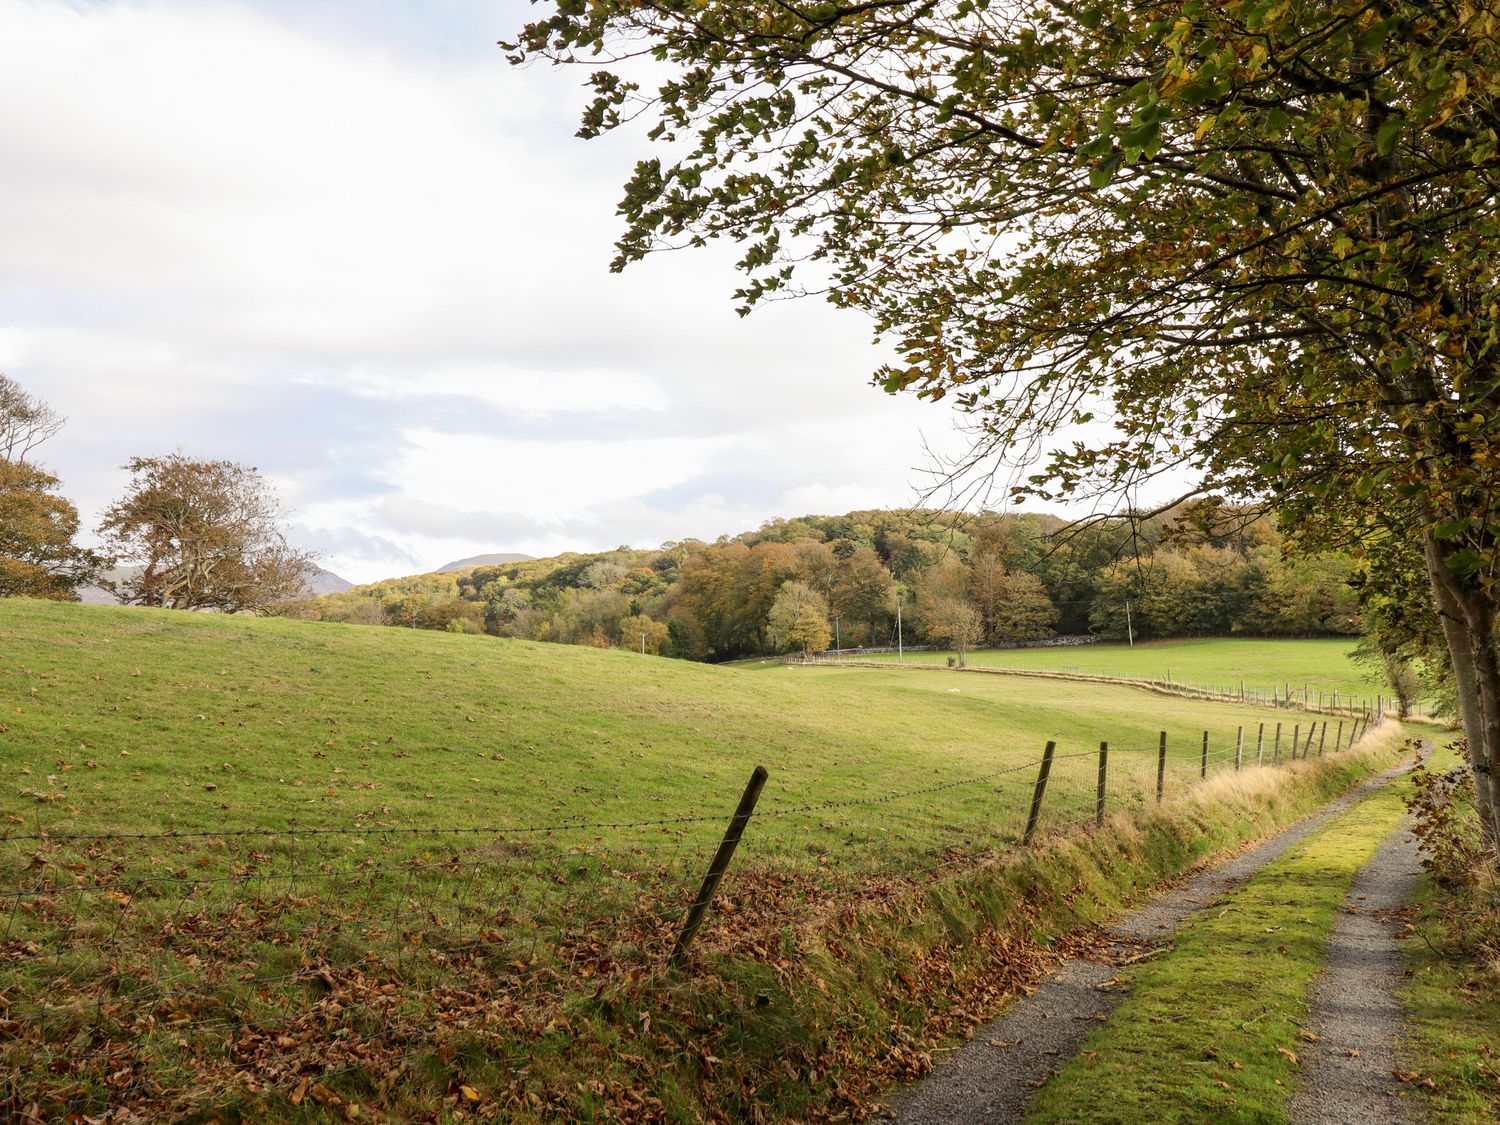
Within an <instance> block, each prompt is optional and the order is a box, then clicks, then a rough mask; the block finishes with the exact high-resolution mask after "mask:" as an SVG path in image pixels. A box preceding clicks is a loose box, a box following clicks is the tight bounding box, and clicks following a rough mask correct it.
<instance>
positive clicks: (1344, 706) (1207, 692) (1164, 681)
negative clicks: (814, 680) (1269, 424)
mask: <svg viewBox="0 0 1500 1125" xmlns="http://www.w3.org/2000/svg"><path fill="white" fill-rule="evenodd" d="M868 651H872V652H873V651H875V650H868ZM906 651H907V652H913V651H916V650H913V649H907V650H906ZM928 651H931V650H928ZM954 661H955V658H953V657H949V658H948V663H946V664H939V663H937V662H935V661H932V660H923V659H916V660H907V661H904V662H903V663H900V664H892V663H891V662H890V661H888V660H864V659H860V658H859V657H858V656H849V655H844V654H840V653H837V652H834V653H816V654H808V655H798V656H792V657H788V658H787V663H788V664H823V665H829V664H833V665H840V666H847V667H856V668H912V669H926V670H931V669H933V668H945V667H946V668H950V669H953V668H954ZM955 670H958V671H963V672H974V673H979V674H987V675H998V676H1030V677H1033V678H1037V679H1050V680H1082V681H1084V682H1088V683H1100V684H1128V685H1130V686H1132V687H1141V688H1147V689H1149V690H1151V691H1156V692H1161V693H1162V694H1165V695H1175V696H1178V697H1180V698H1183V699H1201V700H1204V701H1205V702H1210V703H1243V704H1247V705H1251V706H1256V707H1272V708H1276V709H1278V710H1288V711H1305V712H1309V713H1311V714H1316V715H1330V716H1339V715H1342V716H1346V717H1348V718H1361V719H1373V718H1375V717H1377V716H1379V715H1383V714H1391V715H1397V712H1398V703H1397V700H1396V699H1395V698H1394V697H1393V696H1389V695H1385V694H1382V693H1379V692H1377V693H1375V694H1364V695H1361V694H1359V693H1356V692H1347V691H1342V692H1341V691H1339V690H1337V689H1335V688H1328V689H1319V688H1313V687H1312V686H1311V685H1310V684H1305V683H1304V684H1300V685H1299V684H1294V683H1293V682H1291V681H1290V680H1287V681H1284V682H1282V683H1281V684H1279V685H1274V686H1270V687H1266V686H1256V685H1254V684H1247V683H1246V682H1245V681H1244V680H1236V681H1234V682H1231V683H1219V682H1215V681H1205V680H1178V679H1173V678H1172V675H1171V672H1170V670H1168V671H1167V672H1166V673H1165V674H1164V675H1163V676H1162V677H1161V678H1159V679H1153V678H1151V677H1144V676H1106V675H1101V674H1100V673H1098V672H1087V671H1084V670H1083V669H1081V668H1073V667H1064V668H1049V669H1043V668H1004V667H1001V666H999V665H989V664H977V665H976V664H970V665H968V666H967V667H964V668H962V669H955ZM1398 717H1413V718H1426V719H1439V718H1441V717H1442V716H1441V714H1440V711H1439V706H1438V704H1436V703H1434V702H1432V701H1430V700H1416V701H1413V702H1411V703H1409V704H1408V710H1407V714H1406V716H1398Z"/></svg>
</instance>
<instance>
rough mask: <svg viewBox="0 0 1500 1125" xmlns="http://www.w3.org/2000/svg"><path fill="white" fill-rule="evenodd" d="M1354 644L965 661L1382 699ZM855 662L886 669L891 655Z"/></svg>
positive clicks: (1056, 651) (1226, 640) (1026, 654)
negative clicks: (1354, 655) (1357, 657)
mask: <svg viewBox="0 0 1500 1125" xmlns="http://www.w3.org/2000/svg"><path fill="white" fill-rule="evenodd" d="M1353 651H1354V641H1353V640H1346V639H1342V638H1315V639H1309V640H1279V639H1265V638H1255V637H1201V638H1193V639H1189V640H1171V641H1146V642H1142V643H1140V644H1137V645H1135V646H1134V647H1131V646H1129V645H1123V644H1096V645H1079V646H1077V647H1071V648H1022V649H987V650H982V651H979V652H971V653H969V654H968V661H969V663H970V665H972V666H974V667H978V668H1020V669H1027V670H1043V671H1054V672H1083V673H1086V674H1088V675H1094V676H1117V677H1120V678H1122V679H1142V680H1165V679H1169V678H1170V679H1172V680H1173V681H1176V682H1178V683H1190V684H1203V685H1208V686H1211V687H1212V686H1217V687H1223V688H1228V689H1230V690H1237V689H1238V687H1239V684H1240V682H1241V681H1242V680H1243V681H1244V684H1245V686H1246V688H1247V689H1248V688H1258V689H1262V690H1264V691H1267V692H1269V691H1270V690H1271V689H1272V688H1273V687H1274V688H1276V689H1277V690H1278V691H1281V690H1284V689H1285V688H1286V687H1287V686H1288V685H1289V686H1290V687H1291V688H1292V690H1293V691H1295V692H1297V693H1299V697H1300V693H1301V692H1302V691H1303V689H1304V688H1306V689H1308V690H1310V691H1311V693H1312V695H1313V698H1314V699H1316V698H1317V694H1318V692H1320V691H1322V692H1326V693H1332V692H1333V691H1335V690H1337V691H1338V693H1339V696H1340V698H1342V697H1344V696H1347V695H1356V696H1360V697H1372V698H1373V696H1374V695H1376V694H1377V693H1379V692H1382V691H1385V690H1386V689H1385V684H1384V682H1383V681H1382V680H1381V679H1380V677H1379V676H1378V675H1376V674H1375V673H1373V672H1372V671H1371V670H1369V669H1367V668H1365V667H1363V666H1361V665H1359V664H1356V663H1355V662H1354V661H1353V659H1351V654H1352V653H1353ZM949 655H951V654H949V653H937V652H918V653H909V654H908V655H907V657H906V661H907V663H937V664H943V663H945V662H946V659H947V657H948V656H949ZM861 659H870V660H878V661H881V662H882V663H884V662H893V661H895V659H896V657H895V656H894V655H890V656H887V655H884V654H882V655H876V656H870V657H867V658H866V657H861Z"/></svg>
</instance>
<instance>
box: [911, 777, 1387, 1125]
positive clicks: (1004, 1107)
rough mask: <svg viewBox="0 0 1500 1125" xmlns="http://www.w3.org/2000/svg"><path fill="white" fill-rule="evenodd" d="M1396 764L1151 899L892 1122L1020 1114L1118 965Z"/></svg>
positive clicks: (1113, 993) (979, 1040) (1075, 1044)
mask: <svg viewBox="0 0 1500 1125" xmlns="http://www.w3.org/2000/svg"><path fill="white" fill-rule="evenodd" d="M1408 768H1409V765H1408V764H1405V763H1403V764H1402V765H1399V766H1395V767H1393V768H1391V769H1389V770H1387V771H1385V772H1384V773H1382V774H1380V775H1378V776H1376V777H1373V778H1371V779H1370V780H1368V781H1366V782H1363V783H1361V784H1360V785H1357V786H1355V787H1354V788H1353V789H1351V790H1349V791H1348V792H1347V793H1345V794H1343V795H1342V796H1340V797H1336V798H1334V800H1332V801H1330V802H1329V803H1328V804H1326V805H1324V806H1322V808H1320V809H1319V810H1318V811H1317V812H1315V813H1312V814H1311V815H1309V816H1307V817H1304V818H1303V819H1302V820H1300V821H1298V822H1297V823H1295V824H1293V825H1290V826H1289V827H1287V828H1284V829H1282V830H1281V831H1280V832H1278V833H1277V834H1276V835H1274V836H1271V837H1270V838H1268V839H1267V840H1265V841H1263V842H1262V843H1260V844H1258V845H1256V846H1255V847H1253V848H1250V849H1248V850H1246V851H1244V852H1241V853H1239V854H1238V855H1235V856H1233V857H1231V858H1230V859H1228V860H1226V861H1224V862H1223V863H1220V864H1218V865H1216V866H1214V867H1211V868H1209V869H1208V870H1206V871H1203V872H1201V873H1200V874H1198V875H1196V876H1194V877H1192V878H1191V879H1189V880H1188V881H1186V882H1185V883H1182V884H1180V885H1178V886H1176V887H1173V888H1171V889H1169V890H1167V891H1165V892H1163V893H1162V894H1160V895H1158V896H1156V897H1155V898H1154V899H1152V900H1151V901H1150V902H1149V903H1148V904H1147V905H1146V906H1145V907H1143V908H1142V909H1140V910H1137V911H1135V912H1133V913H1131V914H1129V915H1127V916H1125V917H1124V918H1121V919H1119V920H1118V921H1117V922H1116V923H1115V924H1114V925H1113V926H1111V927H1109V928H1108V929H1107V931H1106V934H1105V941H1104V942H1103V943H1102V944H1101V945H1099V946H1097V947H1096V948H1095V950H1094V952H1093V953H1091V954H1090V955H1089V956H1088V957H1082V958H1074V959H1072V960H1069V961H1066V962H1064V963H1063V964H1061V965H1060V966H1058V967H1057V968H1055V969H1054V970H1052V971H1051V972H1049V973H1048V974H1047V976H1046V977H1045V978H1044V979H1043V980H1041V981H1039V982H1038V983H1037V986H1036V989H1035V991H1034V992H1032V993H1031V994H1029V995H1027V996H1025V997H1024V998H1021V999H1018V1000H1017V1001H1016V1002H1014V1003H1013V1004H1012V1005H1011V1006H1010V1007H1009V1008H1008V1009H1007V1010H1006V1013H1005V1014H1004V1015H1003V1016H1001V1017H999V1018H998V1019H996V1020H994V1021H992V1022H991V1023H989V1024H987V1025H985V1026H984V1027H982V1028H980V1029H978V1030H977V1031H976V1032H975V1034H974V1037H973V1039H972V1040H971V1041H970V1042H969V1043H967V1044H965V1045H964V1047H963V1048H962V1049H961V1050H959V1051H958V1052H957V1053H956V1054H955V1055H954V1056H953V1058H952V1059H950V1060H948V1061H947V1062H945V1063H943V1064H941V1065H939V1066H938V1068H937V1069H936V1070H934V1071H933V1072H932V1073H931V1074H929V1075H927V1076H926V1077H925V1078H923V1079H922V1080H921V1081H919V1082H917V1083H916V1084H915V1085H914V1086H911V1087H909V1088H908V1089H906V1090H904V1091H901V1092H900V1093H898V1094H896V1095H893V1096H892V1098H891V1099H890V1105H889V1109H888V1112H887V1114H886V1119H887V1120H894V1121H895V1122H898V1123H900V1125H949V1123H951V1125H977V1123H980V1122H984V1123H1005V1122H1019V1121H1021V1120H1023V1118H1024V1115H1025V1112H1026V1106H1027V1103H1028V1102H1029V1101H1030V1100H1031V1096H1032V1095H1033V1094H1034V1093H1035V1091H1036V1090H1037V1089H1038V1088H1039V1087H1041V1086H1042V1085H1044V1084H1045V1083H1046V1081H1047V1079H1048V1078H1050V1077H1051V1076H1052V1074H1053V1073H1054V1072H1055V1071H1056V1070H1057V1069H1058V1068H1059V1067H1061V1066H1062V1064H1063V1063H1065V1062H1067V1061H1068V1059H1070V1058H1072V1057H1073V1055H1074V1054H1076V1053H1077V1051H1078V1048H1079V1047H1080V1046H1081V1045H1082V1043H1083V1041H1084V1039H1085V1038H1087V1036H1088V1035H1089V1033H1090V1032H1091V1031H1092V1030H1093V1029H1094V1028H1095V1027H1096V1026H1097V1025H1098V1024H1100V1023H1102V1022H1103V1021H1105V1020H1107V1019H1108V1018H1109V1014H1110V1013H1111V1012H1112V1011H1113V1010H1114V1009H1115V1007H1116V1005H1118V1004H1119V1002H1120V1000H1121V998H1122V997H1121V995H1120V993H1119V991H1118V990H1116V989H1114V988H1113V987H1112V986H1113V982H1114V979H1115V973H1116V970H1117V969H1118V968H1119V967H1121V966H1123V965H1125V964H1129V963H1132V962H1134V961H1139V960H1142V959H1143V958H1145V957H1148V956H1151V955H1152V954H1153V953H1154V952H1155V951H1157V950H1159V949H1162V948H1164V947H1165V946H1166V944H1167V943H1168V942H1169V941H1170V939H1171V938H1172V935H1173V934H1174V933H1175V932H1176V931H1177V928H1178V927H1179V926H1180V925H1181V924H1182V923H1183V921H1184V920H1185V919H1187V918H1188V917H1189V916H1190V915H1192V914H1193V913H1195V912H1197V911H1199V910H1202V909H1204V908H1205V907H1208V906H1210V905H1211V904H1213V903H1214V902H1215V901H1217V900H1218V899H1219V898H1221V897H1223V896H1224V895H1225V894H1226V893H1228V892H1230V891H1232V890H1234V889H1235V888H1237V887H1239V886H1241V885H1242V884H1244V883H1245V882H1246V881H1247V880H1248V879H1249V878H1250V877H1251V876H1252V875H1254V874H1255V873H1256V872H1257V871H1258V870H1260V869H1261V868H1262V867H1264V866H1265V865H1266V864H1268V863H1271V862H1273V861H1274V860H1276V859H1279V858H1280V857H1281V856H1282V855H1283V854H1285V853H1286V852H1287V851H1288V850H1290V849H1291V848H1292V847H1294V846H1296V845H1297V844H1298V843H1300V842H1301V841H1302V840H1304V839H1306V838H1307V837H1308V836H1310V835H1312V834H1313V833H1314V832H1316V831H1317V830H1318V829H1320V828H1321V827H1323V825H1325V824H1327V823H1328V822H1329V821H1330V820H1332V819H1333V818H1334V817H1336V816H1338V815H1339V814H1340V813H1343V812H1345V811H1346V810H1348V809H1349V808H1350V807H1351V806H1353V805H1355V804H1357V803H1358V802H1359V801H1361V800H1363V799H1364V798H1365V797H1367V796H1369V795H1370V794H1371V793H1374V792H1375V791H1376V790H1378V789H1380V788H1381V787H1382V786H1384V785H1386V784H1387V783H1389V782H1390V781H1391V780H1392V779H1393V778H1395V777H1397V776H1399V775H1400V774H1402V773H1405V772H1406V771H1407V769H1408Z"/></svg>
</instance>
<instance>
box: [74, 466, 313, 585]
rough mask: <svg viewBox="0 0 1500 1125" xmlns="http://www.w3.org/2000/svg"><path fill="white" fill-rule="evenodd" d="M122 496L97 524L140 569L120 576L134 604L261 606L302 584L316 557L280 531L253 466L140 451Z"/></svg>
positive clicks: (276, 509)
mask: <svg viewBox="0 0 1500 1125" xmlns="http://www.w3.org/2000/svg"><path fill="white" fill-rule="evenodd" d="M125 468H126V469H127V470H129V472H130V475H131V481H130V486H129V488H128V489H127V490H126V493H125V495H124V497H122V498H121V499H120V500H118V501H116V502H115V504H113V505H112V506H111V507H110V508H109V509H108V510H107V511H106V512H105V513H104V519H103V520H102V521H101V523H100V524H99V532H100V534H101V535H103V536H104V539H105V544H106V546H107V548H108V549H109V551H110V552H111V553H112V554H114V555H116V556H117V557H118V558H119V559H120V561H122V562H129V563H136V564H138V565H140V567H141V570H140V572H139V573H138V574H136V575H135V576H133V577H130V578H126V579H124V580H123V581H121V582H119V583H117V584H116V590H115V592H116V596H117V597H119V599H120V600H121V601H122V602H125V603H127V604H132V605H149V606H159V607H161V608H164V609H213V610H220V611H223V612H225V613H239V612H245V611H249V612H260V611H263V610H265V609H267V608H269V607H270V606H272V605H274V604H275V603H277V602H282V601H286V600H288V599H290V598H295V597H297V596H298V595H299V594H301V593H302V591H303V589H304V588H305V586H306V583H307V579H308V577H309V575H310V573H311V571H312V569H313V560H312V556H311V555H310V554H308V553H306V552H303V551H298V550H296V549H294V548H293V547H291V546H290V545H289V544H288V543H287V541H286V537H285V536H284V535H283V533H282V530H281V520H282V509H281V502H280V499H279V498H278V497H277V495H276V493H275V491H274V490H273V489H272V488H271V486H270V485H269V484H268V483H267V482H266V481H265V480H264V479H262V478H261V476H260V474H259V473H257V472H256V470H255V469H254V468H252V467H250V466H248V465H239V464H236V463H234V462H232V461H191V460H189V459H188V458H186V457H183V456H182V455H181V454H175V453H174V454H170V455H168V456H165V457H136V458H133V459H132V460H131V461H130V462H129V463H128V464H127V465H126V466H125Z"/></svg>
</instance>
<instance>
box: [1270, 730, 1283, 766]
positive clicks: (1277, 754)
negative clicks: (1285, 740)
mask: <svg viewBox="0 0 1500 1125" xmlns="http://www.w3.org/2000/svg"><path fill="white" fill-rule="evenodd" d="M1271 764H1272V765H1273V766H1279V765H1281V724H1280V723H1277V724H1276V745H1275V746H1274V747H1272V749H1271Z"/></svg>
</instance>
